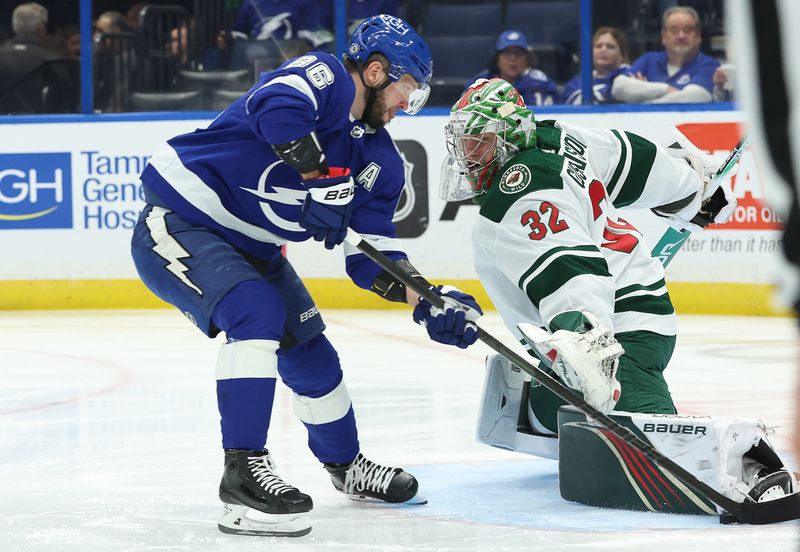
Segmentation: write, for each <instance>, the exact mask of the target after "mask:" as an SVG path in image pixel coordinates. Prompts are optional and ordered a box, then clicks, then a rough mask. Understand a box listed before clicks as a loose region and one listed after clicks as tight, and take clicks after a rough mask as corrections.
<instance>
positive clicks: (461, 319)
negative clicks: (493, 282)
mask: <svg viewBox="0 0 800 552" xmlns="http://www.w3.org/2000/svg"><path fill="white" fill-rule="evenodd" d="M431 291H433V292H434V293H435V294H436V295H438V296H440V297H441V298H442V299H443V300H444V302H445V309H444V310H442V309H439V308H437V307H434V306H433V305H432V304H431V303H430V302H429V301H427V300H425V299H423V298H420V300H419V303H417V306H416V307H414V314H413V316H414V322H416V323H417V324H420V325H421V326H424V327H425V328H426V329H427V330H428V336H430V338H431V339H432V340H434V341H437V342H439V343H444V344H445V345H455V346H457V347H459V348H461V349H466V348H467V347H469V346H470V345H472V344H473V343H475V341H477V339H478V327H477V326H476V325H475V321H476V320H478V318H479V317H480V316H481V315H483V311H482V310H481V308H480V306H478V303H477V301H475V298H474V297H472V295H469V294H467V293H464V292H463V291H461V290H460V289H458V288H455V287H453V286H436V287H431Z"/></svg>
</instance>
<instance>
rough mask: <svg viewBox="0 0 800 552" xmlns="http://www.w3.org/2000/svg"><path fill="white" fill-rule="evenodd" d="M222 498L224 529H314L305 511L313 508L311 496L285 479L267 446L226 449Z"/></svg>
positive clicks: (290, 532) (293, 533)
mask: <svg viewBox="0 0 800 552" xmlns="http://www.w3.org/2000/svg"><path fill="white" fill-rule="evenodd" d="M219 499H220V500H221V501H222V502H223V503H224V505H225V510H224V512H223V514H222V518H220V520H219V524H218V525H217V527H219V530H220V531H222V532H223V533H232V534H238V535H260V536H276V537H300V536H302V535H306V534H308V533H309V532H310V531H311V524H310V522H309V521H308V519H307V517H306V516H305V515H304V513H305V512H308V511H310V510H311V508H313V502H312V501H311V497H310V496H308V495H307V494H303V493H301V492H300V491H299V490H297V489H296V488H295V487H292V486H291V485H287V484H286V483H284V482H283V480H282V479H281V478H280V477H279V476H278V474H276V473H275V464H274V463H273V461H272V457H271V456H270V454H269V452H268V451H266V450H240V449H226V450H225V472H224V473H223V474H222V482H221V483H220V484H219Z"/></svg>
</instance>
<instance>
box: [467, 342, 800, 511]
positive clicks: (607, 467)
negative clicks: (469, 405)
mask: <svg viewBox="0 0 800 552" xmlns="http://www.w3.org/2000/svg"><path fill="white" fill-rule="evenodd" d="M486 363H487V370H486V379H485V381H484V389H483V397H482V401H481V409H480V415H479V419H478V425H477V435H476V436H477V440H478V442H481V443H484V444H487V445H491V446H495V447H498V448H504V449H507V450H512V451H516V452H522V453H526V454H533V455H535V456H540V457H544V458H551V459H558V473H559V491H560V493H561V496H562V498H564V499H565V500H570V501H573V502H580V503H582V504H588V505H591V506H601V507H605V508H616V509H625V510H641V511H653V512H669V513H680V514H707V515H716V514H717V513H718V511H717V508H716V506H715V505H714V503H712V502H711V501H709V500H708V499H706V498H705V497H703V496H702V495H700V494H698V493H695V492H694V491H692V490H691V489H689V488H687V487H686V486H685V485H684V484H683V483H681V482H680V481H678V480H677V479H676V478H675V477H673V476H672V475H670V474H669V473H668V472H666V471H664V470H662V469H661V468H659V467H658V466H657V465H656V464H654V463H653V462H652V461H650V460H649V459H647V458H646V457H645V456H644V455H643V454H642V453H641V452H639V451H638V450H637V449H635V448H634V447H632V446H630V445H629V444H627V443H626V442H625V441H623V440H622V439H621V438H619V437H618V436H617V435H616V434H614V433H613V432H612V431H610V430H608V429H606V428H604V427H601V426H597V425H595V424H592V423H591V421H590V420H587V418H586V416H585V414H583V413H582V412H581V411H579V410H578V409H576V408H575V407H573V406H569V405H566V406H562V407H561V408H559V411H558V434H557V435H556V434H553V433H552V432H549V431H547V429H545V428H544V427H542V426H541V424H540V423H538V421H537V420H536V418H535V416H534V415H533V412H532V411H531V409H530V401H529V392H528V391H529V388H530V385H529V381H530V377H529V376H527V375H526V374H525V373H524V372H522V371H521V370H519V368H517V367H516V366H514V365H513V364H512V363H511V362H509V361H508V360H506V359H505V358H504V357H502V356H501V355H498V354H492V355H489V356H488V357H487V359H486ZM611 418H612V419H614V420H615V421H616V422H617V423H619V424H620V425H622V426H624V427H627V428H628V429H630V430H631V431H633V432H634V433H635V434H636V435H637V436H638V437H639V438H641V439H642V440H643V441H645V442H647V443H649V444H651V445H652V446H653V447H654V448H655V449H656V450H658V451H659V452H660V453H661V454H663V455H665V456H667V457H668V458H671V459H672V460H673V461H674V462H676V463H678V464H679V465H680V466H681V467H683V468H684V469H686V470H688V471H689V472H690V473H692V474H693V475H694V476H695V477H697V478H698V479H699V480H701V481H702V482H704V483H706V484H708V485H709V486H711V487H712V488H714V489H717V490H718V491H719V492H721V493H722V494H724V495H725V496H727V497H729V498H731V499H732V500H735V501H736V502H743V501H744V500H746V499H747V500H749V499H754V500H756V501H766V500H772V499H774V498H780V497H782V496H784V495H786V494H789V493H793V492H795V491H796V490H797V482H796V480H795V478H794V475H793V474H791V473H790V472H788V471H787V470H786V468H785V466H784V463H783V461H782V460H781V459H780V457H779V456H778V454H777V453H776V452H775V450H774V449H773V447H772V445H771V444H770V443H769V440H768V438H767V433H768V430H767V429H766V428H765V426H764V425H763V424H762V423H761V422H759V421H758V420H754V419H750V418H726V417H720V416H678V415H664V414H640V413H626V412H614V413H613V414H611ZM587 466H591V467H592V469H586V467H587Z"/></svg>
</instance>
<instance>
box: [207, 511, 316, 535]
mask: <svg viewBox="0 0 800 552" xmlns="http://www.w3.org/2000/svg"><path fill="white" fill-rule="evenodd" d="M223 506H224V510H223V513H222V517H221V518H220V519H219V521H218V523H217V528H218V529H219V530H220V531H222V532H223V533H227V534H229V535H252V536H258V537H302V536H303V535H307V534H309V533H310V532H311V522H310V521H309V519H308V516H306V515H305V514H267V513H264V512H259V511H258V510H254V509H252V508H248V507H247V506H241V505H239V504H224V505H223Z"/></svg>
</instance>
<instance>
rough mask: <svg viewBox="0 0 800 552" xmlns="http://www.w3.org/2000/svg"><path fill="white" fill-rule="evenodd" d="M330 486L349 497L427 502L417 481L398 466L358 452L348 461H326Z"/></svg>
mask: <svg viewBox="0 0 800 552" xmlns="http://www.w3.org/2000/svg"><path fill="white" fill-rule="evenodd" d="M325 469H326V470H328V473H329V474H330V476H331V481H332V482H333V486H334V487H336V489H337V490H338V491H341V492H342V493H344V494H345V495H347V497H348V498H350V499H352V500H365V501H382V502H389V503H393V504H396V503H405V504H427V502H428V501H427V500H426V499H425V498H423V497H422V496H420V495H418V494H417V490H418V489H419V484H418V483H417V480H416V479H415V478H414V476H413V475H411V474H410V473H408V472H406V471H404V470H403V469H401V468H392V467H389V466H381V465H380V464H376V463H375V462H372V461H371V460H367V459H366V458H364V456H363V455H362V454H361V453H358V456H356V459H355V460H353V462H352V463H350V464H325Z"/></svg>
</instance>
